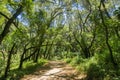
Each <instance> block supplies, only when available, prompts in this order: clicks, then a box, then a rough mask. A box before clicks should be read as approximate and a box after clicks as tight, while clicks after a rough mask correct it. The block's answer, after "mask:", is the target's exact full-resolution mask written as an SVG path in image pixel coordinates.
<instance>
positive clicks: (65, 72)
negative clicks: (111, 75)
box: [20, 61, 86, 80]
mask: <svg viewBox="0 0 120 80" xmlns="http://www.w3.org/2000/svg"><path fill="white" fill-rule="evenodd" d="M85 77H86V76H85V75H82V74H81V75H78V73H77V71H76V70H75V69H74V68H73V67H71V66H70V65H67V64H66V63H65V62H63V61H50V62H49V63H47V64H46V65H44V67H43V68H41V69H39V70H37V71H36V72H34V73H33V74H30V75H25V76H24V77H23V78H21V79H20V80H84V78H85Z"/></svg>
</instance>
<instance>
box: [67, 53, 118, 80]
mask: <svg viewBox="0 0 120 80" xmlns="http://www.w3.org/2000/svg"><path fill="white" fill-rule="evenodd" d="M109 59H110V58H109V57H108V55H104V54H101V55H100V54H99V55H95V56H93V57H91V58H88V59H83V58H81V57H80V58H79V57H74V58H67V59H65V62H66V63H69V64H71V65H72V66H73V67H75V68H76V69H77V70H78V71H79V72H80V73H83V74H86V75H87V77H86V78H87V80H120V68H119V69H117V71H116V70H115V68H114V67H113V64H112V63H111V62H108V61H110V60H109Z"/></svg>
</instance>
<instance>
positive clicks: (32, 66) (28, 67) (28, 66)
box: [1, 59, 47, 80]
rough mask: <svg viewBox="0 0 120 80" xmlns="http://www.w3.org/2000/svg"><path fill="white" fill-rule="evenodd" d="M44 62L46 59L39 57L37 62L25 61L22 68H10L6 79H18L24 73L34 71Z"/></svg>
mask: <svg viewBox="0 0 120 80" xmlns="http://www.w3.org/2000/svg"><path fill="white" fill-rule="evenodd" d="M45 63H47V60H44V59H39V61H38V63H33V62H32V61H30V62H25V63H24V65H23V68H22V69H16V68H13V69H12V70H10V72H9V75H8V78H7V80H19V79H20V78H21V77H23V76H24V75H27V74H31V73H34V72H35V71H36V70H38V69H39V68H41V67H42V66H43V65H44V64H45ZM1 80H2V79H1Z"/></svg>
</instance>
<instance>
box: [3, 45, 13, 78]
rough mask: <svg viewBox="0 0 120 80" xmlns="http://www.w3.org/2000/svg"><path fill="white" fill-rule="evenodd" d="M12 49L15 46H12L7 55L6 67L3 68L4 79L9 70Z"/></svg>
mask: <svg viewBox="0 0 120 80" xmlns="http://www.w3.org/2000/svg"><path fill="white" fill-rule="evenodd" d="M14 47H15V44H13V46H12V48H11V50H10V52H9V54H8V60H7V66H6V68H5V73H4V79H6V78H7V76H8V71H9V69H10V62H11V57H12V54H13V50H14Z"/></svg>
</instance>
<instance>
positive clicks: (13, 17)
mask: <svg viewBox="0 0 120 80" xmlns="http://www.w3.org/2000/svg"><path fill="white" fill-rule="evenodd" d="M21 12H22V6H20V7H19V8H18V9H17V10H16V13H15V14H14V15H13V16H12V17H11V18H10V19H9V20H8V21H7V23H6V25H5V27H4V30H3V31H2V33H1V34H0V44H1V43H2V41H3V39H4V37H5V36H6V35H7V34H8V33H9V28H10V26H11V24H12V23H13V21H14V20H15V19H16V18H17V16H18V15H19V14H20V13H21Z"/></svg>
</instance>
